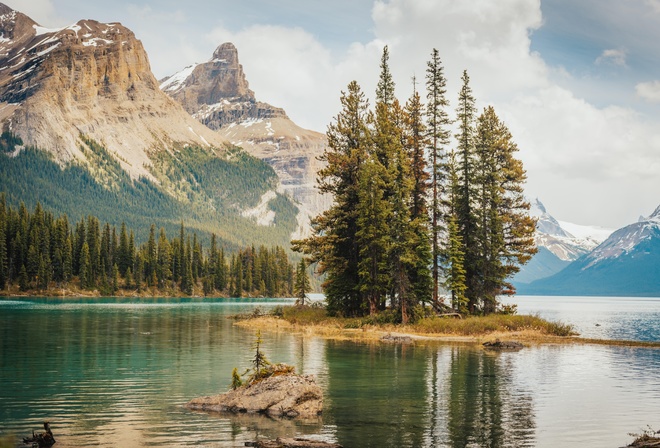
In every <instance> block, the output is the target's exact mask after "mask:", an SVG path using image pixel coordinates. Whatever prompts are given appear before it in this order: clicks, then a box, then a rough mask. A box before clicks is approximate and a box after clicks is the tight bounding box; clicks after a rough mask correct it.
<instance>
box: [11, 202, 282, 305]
mask: <svg viewBox="0 0 660 448" xmlns="http://www.w3.org/2000/svg"><path fill="white" fill-rule="evenodd" d="M293 272H294V268H293V265H292V264H291V263H290V262H289V259H288V257H287V255H286V252H285V250H284V249H283V248H282V247H279V246H276V247H273V248H266V247H265V246H263V245H262V246H260V247H259V249H256V248H255V247H254V246H251V247H247V248H243V249H239V250H238V251H235V252H232V253H231V255H230V257H228V256H227V255H226V253H225V248H224V247H219V246H218V244H217V239H216V236H215V234H212V235H211V243H210V247H209V248H208V249H206V250H205V249H204V247H203V245H202V243H201V242H200V241H199V239H198V237H197V233H193V234H192V235H191V234H190V233H189V232H187V231H186V229H185V227H184V225H183V223H181V224H180V226H179V232H178V237H174V238H171V239H170V238H168V237H167V233H166V231H165V229H164V228H162V227H161V228H160V230H156V226H155V225H154V224H151V226H150V227H149V237H148V239H147V241H146V242H145V243H143V244H141V245H139V246H138V245H137V244H136V242H135V233H134V231H133V230H132V229H129V228H128V226H126V224H125V223H122V224H121V227H120V229H119V230H118V229H117V228H116V227H115V226H111V225H110V224H109V223H107V222H106V223H105V224H103V225H102V224H101V222H100V220H99V219H98V218H97V217H95V216H91V215H90V216H87V217H86V218H82V219H81V220H80V221H78V222H77V223H76V224H75V225H73V224H70V223H69V219H68V217H67V216H66V215H60V216H57V217H56V216H54V215H53V214H52V213H51V212H48V211H45V210H44V209H43V208H42V207H41V204H40V203H37V205H36V206H35V209H34V212H32V213H30V212H29V211H28V210H27V208H26V207H25V205H24V204H22V203H21V205H20V206H19V208H18V209H17V210H16V209H14V208H12V207H11V206H8V205H7V204H6V201H5V196H4V194H2V195H0V290H4V289H5V288H7V291H11V290H12V286H15V285H16V284H18V287H19V289H20V290H21V291H28V290H41V291H45V290H48V289H49V288H55V287H56V288H68V287H71V286H74V287H78V288H80V289H81V290H95V289H96V290H98V291H99V292H100V293H101V294H103V295H116V294H118V293H122V294H124V293H131V292H133V293H140V292H142V291H153V293H154V294H159V295H161V294H164V295H178V294H185V295H193V294H201V293H203V294H204V295H225V296H227V295H231V296H232V297H242V296H244V295H248V296H252V297H254V296H268V297H291V296H292V294H293V286H294V278H293Z"/></svg>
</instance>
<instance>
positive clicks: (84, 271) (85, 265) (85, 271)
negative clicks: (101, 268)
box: [79, 241, 93, 289]
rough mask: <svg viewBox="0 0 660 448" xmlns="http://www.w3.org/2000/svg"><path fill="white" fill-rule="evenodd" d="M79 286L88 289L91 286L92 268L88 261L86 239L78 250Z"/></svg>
mask: <svg viewBox="0 0 660 448" xmlns="http://www.w3.org/2000/svg"><path fill="white" fill-rule="evenodd" d="M79 277H80V287H81V288H82V289H88V288H91V287H92V286H93V278H92V269H91V266H90V261H89V245H88V244H87V241H85V242H84V243H83V246H82V250H81V251H80V273H79Z"/></svg>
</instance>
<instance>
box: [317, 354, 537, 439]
mask: <svg viewBox="0 0 660 448" xmlns="http://www.w3.org/2000/svg"><path fill="white" fill-rule="evenodd" d="M327 356H328V361H329V362H328V368H329V375H328V397H329V400H330V403H328V406H327V407H328V413H326V414H325V417H324V423H325V424H326V425H332V426H333V427H334V428H335V430H336V437H337V440H338V441H339V443H342V444H344V445H345V446H361V447H424V446H428V447H431V446H432V447H452V448H458V447H461V448H463V447H524V446H533V445H534V441H535V439H534V437H535V432H534V431H535V420H534V409H533V400H532V394H531V393H529V392H527V391H525V390H522V389H521V388H520V387H518V385H516V380H515V377H516V372H515V363H514V362H513V360H512V358H511V357H512V356H516V353H493V352H485V351H483V350H481V349H478V348H474V347H469V346H438V345H405V344H404V345H401V344H394V345H389V344H371V345H362V344H350V343H333V342H328V344H327Z"/></svg>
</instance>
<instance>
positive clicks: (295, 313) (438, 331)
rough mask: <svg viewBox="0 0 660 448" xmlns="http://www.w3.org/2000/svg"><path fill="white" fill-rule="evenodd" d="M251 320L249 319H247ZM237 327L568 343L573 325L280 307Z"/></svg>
mask: <svg viewBox="0 0 660 448" xmlns="http://www.w3.org/2000/svg"><path fill="white" fill-rule="evenodd" d="M248 317H249V316H248ZM236 325H239V326H242V327H246V328H254V329H256V328H260V329H262V330H265V331H286V332H290V333H298V334H305V335H315V336H321V337H325V338H329V339H336V340H378V339H380V338H381V337H383V336H384V335H386V334H390V333H391V334H400V335H408V336H411V337H412V338H413V339H416V340H436V341H447V342H469V343H481V342H484V341H488V340H494V339H496V338H499V339H512V338H515V339H518V340H522V341H525V342H532V343H539V342H566V341H567V340H568V341H570V340H571V339H572V338H567V337H566V336H571V335H574V334H575V333H574V330H573V328H572V327H571V326H568V325H564V324H560V323H553V322H548V321H545V320H543V319H541V318H539V317H538V316H515V315H491V316H486V317H470V318H467V319H454V318H443V317H429V318H424V319H421V320H420V321H419V322H417V323H416V324H414V325H407V326H403V325H398V324H390V323H378V319H374V318H372V317H366V318H339V317H329V316H327V314H326V312H325V310H324V309H322V308H313V307H300V306H292V307H281V308H279V309H276V310H275V315H274V316H254V318H247V319H245V320H240V321H239V322H237V323H236Z"/></svg>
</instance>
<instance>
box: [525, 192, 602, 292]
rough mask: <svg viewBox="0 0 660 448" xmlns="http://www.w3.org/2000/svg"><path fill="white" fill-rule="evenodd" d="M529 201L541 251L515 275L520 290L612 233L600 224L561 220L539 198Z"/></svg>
mask: <svg viewBox="0 0 660 448" xmlns="http://www.w3.org/2000/svg"><path fill="white" fill-rule="evenodd" d="M530 203H531V205H532V207H531V209H530V215H532V216H533V217H535V218H536V219H537V220H538V221H537V225H536V236H535V239H536V245H537V247H538V249H539V252H538V253H537V254H536V255H535V256H534V257H533V258H532V259H531V260H530V261H529V263H527V264H526V265H525V266H523V267H522V269H521V270H520V272H519V273H518V274H517V275H516V276H515V277H514V279H513V282H514V284H515V285H516V286H517V287H518V289H520V285H523V284H527V283H531V282H533V281H535V280H538V279H541V278H545V277H549V276H551V275H554V274H556V273H558V272H559V271H561V270H562V269H564V268H565V267H566V266H568V265H570V264H571V263H572V262H573V261H575V260H577V259H578V258H580V257H581V256H583V255H586V254H588V253H589V252H591V250H593V249H594V248H595V247H596V246H598V244H600V243H601V242H603V241H604V240H605V239H606V238H607V237H608V236H609V234H610V233H611V232H612V231H611V230H608V229H604V228H600V227H591V226H581V225H577V224H571V223H565V222H559V221H557V220H556V219H555V218H554V217H553V216H552V215H551V214H549V213H548V212H547V210H546V208H545V206H544V205H543V203H542V202H541V201H540V200H539V199H538V198H537V199H533V200H530ZM568 229H570V231H569V230H568Z"/></svg>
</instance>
